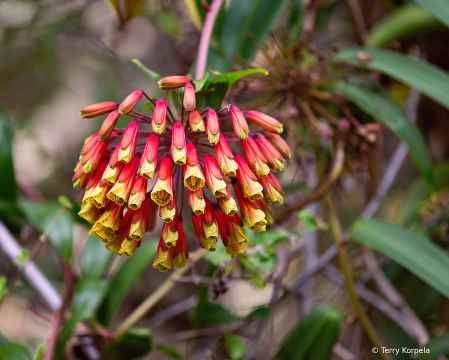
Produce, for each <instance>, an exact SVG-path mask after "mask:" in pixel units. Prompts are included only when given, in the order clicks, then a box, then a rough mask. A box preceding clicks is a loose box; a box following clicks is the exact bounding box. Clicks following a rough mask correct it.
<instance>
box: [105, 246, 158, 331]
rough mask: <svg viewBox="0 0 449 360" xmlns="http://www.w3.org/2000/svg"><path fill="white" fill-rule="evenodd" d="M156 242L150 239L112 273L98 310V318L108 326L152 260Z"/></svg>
mask: <svg viewBox="0 0 449 360" xmlns="http://www.w3.org/2000/svg"><path fill="white" fill-rule="evenodd" d="M157 245H158V242H156V241H150V242H147V243H146V244H145V245H142V246H141V247H140V248H139V250H137V251H136V253H135V254H134V255H133V256H132V257H130V258H128V259H126V260H125V262H124V263H123V265H122V266H121V267H120V269H119V270H118V271H117V273H116V274H115V275H114V277H113V278H112V280H111V284H110V286H109V291H108V293H107V295H106V297H105V299H104V301H103V303H102V304H101V307H100V308H99V310H98V314H97V315H98V320H99V321H100V322H101V323H102V324H104V325H106V326H108V325H109V324H110V323H111V320H112V319H113V317H114V315H115V313H116V311H117V309H118V307H119V306H120V304H121V302H122V301H123V299H124V297H125V295H126V294H127V293H128V291H129V290H130V289H131V287H132V285H133V284H134V283H135V281H136V280H137V279H138V278H139V277H140V276H141V275H142V273H143V271H144V270H145V268H146V267H147V266H148V264H150V263H151V262H153V260H154V256H155V255H156V250H157Z"/></svg>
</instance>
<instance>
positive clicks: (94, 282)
mask: <svg viewBox="0 0 449 360" xmlns="http://www.w3.org/2000/svg"><path fill="white" fill-rule="evenodd" d="M108 286H109V282H108V281H105V280H99V279H87V280H83V281H80V282H79V283H77V284H76V289H75V299H74V300H73V307H74V308H75V309H78V310H82V309H85V310H87V311H89V312H90V313H91V314H94V313H95V311H97V309H98V307H99V306H100V304H101V301H102V300H103V298H104V296H105V295H106V291H107V290H108Z"/></svg>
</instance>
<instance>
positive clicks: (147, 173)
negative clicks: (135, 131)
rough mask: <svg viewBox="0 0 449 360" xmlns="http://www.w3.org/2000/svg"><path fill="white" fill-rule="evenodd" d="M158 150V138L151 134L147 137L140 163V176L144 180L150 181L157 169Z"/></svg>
mask: <svg viewBox="0 0 449 360" xmlns="http://www.w3.org/2000/svg"><path fill="white" fill-rule="evenodd" d="M158 150H159V137H158V136H157V135H156V134H151V135H150V136H149V137H148V140H147V143H146V145H145V150H144V151H143V155H142V159H141V161H140V175H142V176H143V177H144V178H145V179H152V178H153V176H154V173H155V172H156V169H157V155H158Z"/></svg>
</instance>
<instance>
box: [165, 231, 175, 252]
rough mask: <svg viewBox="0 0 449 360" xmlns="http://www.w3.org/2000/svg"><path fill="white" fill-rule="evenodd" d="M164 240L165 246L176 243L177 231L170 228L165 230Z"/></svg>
mask: <svg viewBox="0 0 449 360" xmlns="http://www.w3.org/2000/svg"><path fill="white" fill-rule="evenodd" d="M164 241H165V245H167V247H169V248H170V247H173V246H175V245H176V242H177V241H178V232H177V231H175V232H172V231H170V230H168V231H167V233H166V236H165V238H164Z"/></svg>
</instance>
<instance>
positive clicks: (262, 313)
mask: <svg viewBox="0 0 449 360" xmlns="http://www.w3.org/2000/svg"><path fill="white" fill-rule="evenodd" d="M270 315H271V309H270V308H269V307H260V308H257V309H255V310H253V311H252V312H251V313H250V314H249V315H248V316H247V318H248V319H259V320H268V318H269V317H270Z"/></svg>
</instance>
